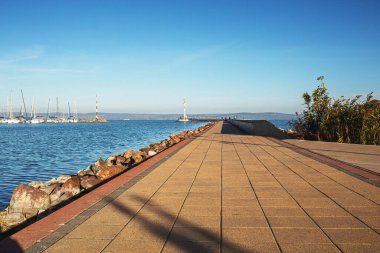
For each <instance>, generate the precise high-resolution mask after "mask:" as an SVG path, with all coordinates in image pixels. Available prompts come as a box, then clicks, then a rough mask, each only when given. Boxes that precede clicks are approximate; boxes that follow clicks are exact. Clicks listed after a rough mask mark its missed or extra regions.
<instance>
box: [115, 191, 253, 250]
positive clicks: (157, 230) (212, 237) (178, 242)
mask: <svg viewBox="0 0 380 253" xmlns="http://www.w3.org/2000/svg"><path fill="white" fill-rule="evenodd" d="M134 198H135V200H137V201H139V202H141V203H142V204H144V206H145V208H148V210H149V209H150V210H151V211H153V213H154V214H155V215H159V217H160V221H166V222H169V223H170V222H172V223H173V224H172V225H171V227H169V228H168V226H165V225H162V224H161V223H162V222H160V223H156V222H152V221H150V220H149V218H148V217H149V216H148V215H146V216H145V217H144V216H142V215H141V214H140V215H139V218H138V222H139V223H141V225H142V226H144V227H146V228H148V229H149V231H150V232H151V233H152V235H155V236H156V237H157V238H160V239H162V240H163V241H165V242H169V241H170V244H171V245H172V246H175V247H176V248H177V250H178V252H220V250H221V249H219V247H220V246H221V243H220V240H221V238H220V233H219V232H218V234H215V232H212V231H211V230H209V229H208V228H207V227H199V226H196V225H195V224H193V223H191V221H190V220H187V219H184V218H178V219H177V220H176V225H177V226H181V227H186V228H190V231H189V233H188V234H185V233H178V232H173V226H174V220H175V216H174V217H173V214H170V213H168V212H166V211H164V210H163V209H162V208H160V205H154V202H152V200H150V201H149V202H150V204H151V205H149V206H152V205H153V207H147V205H146V203H147V201H148V199H145V198H142V197H140V196H134ZM110 204H112V205H113V206H114V207H116V208H117V209H118V210H120V211H121V212H123V213H125V214H126V215H135V211H133V210H132V209H130V208H128V207H127V206H126V205H124V204H122V203H120V202H118V201H117V200H114V201H111V203H110ZM195 238H201V239H202V240H201V241H199V240H197V239H195ZM165 245H166V244H165ZM222 245H223V251H224V252H238V253H239V252H242V253H243V252H252V251H247V250H245V249H243V248H241V247H240V246H238V245H236V244H233V243H231V242H228V241H226V240H223V242H222Z"/></svg>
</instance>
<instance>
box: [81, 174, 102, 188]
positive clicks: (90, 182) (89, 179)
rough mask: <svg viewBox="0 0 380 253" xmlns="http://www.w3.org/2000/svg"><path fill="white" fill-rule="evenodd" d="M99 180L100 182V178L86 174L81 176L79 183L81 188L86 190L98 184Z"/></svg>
mask: <svg viewBox="0 0 380 253" xmlns="http://www.w3.org/2000/svg"><path fill="white" fill-rule="evenodd" d="M100 182H102V180H100V179H99V178H97V177H95V176H86V177H83V178H81V181H80V184H81V186H82V188H84V189H86V190H87V189H90V188H92V187H94V186H95V185H97V184H99V183H100Z"/></svg>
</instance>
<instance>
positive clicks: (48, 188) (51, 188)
mask: <svg viewBox="0 0 380 253" xmlns="http://www.w3.org/2000/svg"><path fill="white" fill-rule="evenodd" d="M60 186H61V184H60V183H53V184H45V185H44V186H41V187H40V188H39V189H40V190H41V191H44V192H46V193H47V194H51V193H52V192H53V191H54V190H55V189H56V188H57V187H60Z"/></svg>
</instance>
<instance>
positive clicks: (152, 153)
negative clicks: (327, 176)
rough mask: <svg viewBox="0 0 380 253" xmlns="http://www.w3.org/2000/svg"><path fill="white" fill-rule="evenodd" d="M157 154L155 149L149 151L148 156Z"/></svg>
mask: <svg viewBox="0 0 380 253" xmlns="http://www.w3.org/2000/svg"><path fill="white" fill-rule="evenodd" d="M156 154H157V152H156V151H153V150H149V152H148V156H155V155H156Z"/></svg>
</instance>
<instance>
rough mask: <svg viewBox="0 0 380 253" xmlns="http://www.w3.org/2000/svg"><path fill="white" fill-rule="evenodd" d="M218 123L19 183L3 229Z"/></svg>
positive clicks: (1, 215)
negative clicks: (79, 167)
mask: <svg viewBox="0 0 380 253" xmlns="http://www.w3.org/2000/svg"><path fill="white" fill-rule="evenodd" d="M214 124H215V123H209V124H207V125H205V126H202V127H198V128H196V129H194V130H189V131H183V132H180V133H176V134H172V135H171V136H170V137H169V138H167V139H165V140H162V141H160V142H156V143H151V144H149V146H147V147H145V148H142V149H140V150H138V151H134V150H127V151H126V152H124V153H123V154H115V155H111V156H110V157H108V158H107V159H106V160H105V161H104V160H102V159H98V160H97V161H96V162H95V163H94V164H92V165H90V166H88V167H87V168H86V169H84V170H80V171H78V173H77V174H76V175H70V176H66V175H63V176H59V177H57V178H53V179H51V180H49V181H47V182H42V181H33V182H30V183H29V184H28V185H25V184H20V185H18V186H17V187H16V188H15V189H14V191H13V194H12V197H11V200H10V203H9V205H8V206H7V208H5V209H4V210H3V211H0V232H1V233H3V232H6V231H8V230H10V229H11V228H13V227H16V226H17V225H19V224H22V223H25V224H28V223H32V222H34V221H36V220H39V219H41V218H42V217H44V216H46V215H48V214H49V213H51V212H53V211H54V210H55V209H57V208H58V207H59V206H62V205H64V204H65V203H67V202H69V201H70V200H72V199H73V198H75V197H76V196H78V195H80V194H83V193H85V192H88V191H90V190H91V189H92V188H94V187H96V186H97V185H99V184H101V183H102V182H104V181H106V180H108V179H110V178H112V177H114V176H116V175H118V174H120V173H122V172H125V171H127V170H129V169H131V168H133V167H134V166H136V165H138V164H140V163H142V162H144V161H145V160H147V159H149V158H150V157H152V156H155V155H156V154H158V153H160V152H162V151H163V150H165V149H167V148H169V147H171V146H173V145H175V144H177V143H179V142H181V141H183V140H185V139H188V138H190V137H192V136H194V135H197V134H199V133H201V132H203V131H205V130H207V129H208V128H210V127H211V126H213V125H214Z"/></svg>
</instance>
